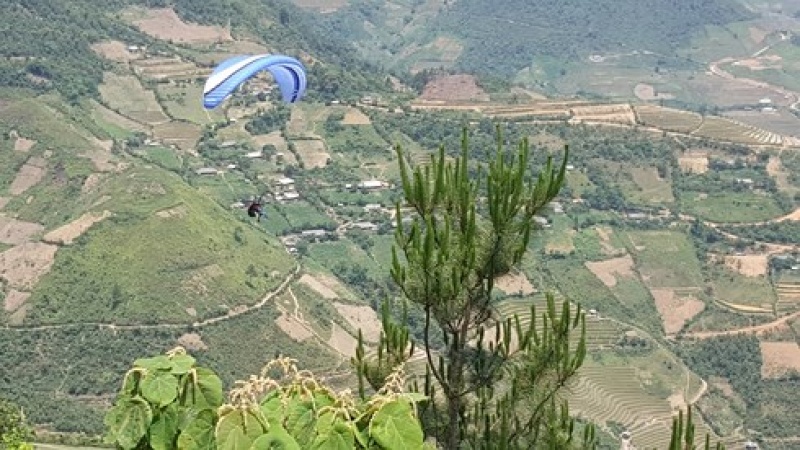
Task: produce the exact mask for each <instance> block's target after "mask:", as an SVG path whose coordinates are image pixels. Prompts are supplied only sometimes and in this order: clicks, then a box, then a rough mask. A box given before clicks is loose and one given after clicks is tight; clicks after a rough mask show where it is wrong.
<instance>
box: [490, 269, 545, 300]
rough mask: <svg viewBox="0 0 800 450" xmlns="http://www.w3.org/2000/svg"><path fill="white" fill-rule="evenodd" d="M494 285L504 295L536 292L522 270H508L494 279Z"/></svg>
mask: <svg viewBox="0 0 800 450" xmlns="http://www.w3.org/2000/svg"><path fill="white" fill-rule="evenodd" d="M494 286H495V287H496V288H497V289H500V290H501V291H503V292H505V293H506V295H514V294H522V295H528V294H533V293H534V292H536V288H534V287H533V284H531V282H530V280H528V277H526V276H525V274H524V273H522V272H509V273H507V274H505V275H503V276H501V277H498V278H497V279H496V280H494Z"/></svg>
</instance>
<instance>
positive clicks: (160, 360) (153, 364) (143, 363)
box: [133, 355, 172, 370]
mask: <svg viewBox="0 0 800 450" xmlns="http://www.w3.org/2000/svg"><path fill="white" fill-rule="evenodd" d="M133 365H134V366H136V367H142V368H145V369H147V370H169V369H171V368H172V363H171V362H170V361H169V358H167V357H166V356H164V355H158V356H156V357H153V358H139V359H137V360H136V361H134V362H133Z"/></svg>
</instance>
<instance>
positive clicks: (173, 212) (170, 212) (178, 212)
mask: <svg viewBox="0 0 800 450" xmlns="http://www.w3.org/2000/svg"><path fill="white" fill-rule="evenodd" d="M188 212H189V210H188V208H186V205H178V206H173V207H172V208H167V209H162V210H161V211H156V216H158V217H161V218H162V219H169V218H171V217H175V218H177V219H180V218H181V217H186V214H187V213H188Z"/></svg>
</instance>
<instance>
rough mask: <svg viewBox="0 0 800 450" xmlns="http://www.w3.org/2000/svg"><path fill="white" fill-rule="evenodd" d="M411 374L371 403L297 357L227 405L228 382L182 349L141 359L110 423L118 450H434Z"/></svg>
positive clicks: (240, 388)
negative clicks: (321, 377) (324, 379)
mask: <svg viewBox="0 0 800 450" xmlns="http://www.w3.org/2000/svg"><path fill="white" fill-rule="evenodd" d="M404 384H405V379H404V376H403V373H402V370H398V371H396V372H394V373H393V374H392V375H391V376H390V377H389V378H388V379H387V383H386V384H385V386H384V387H383V388H382V389H381V390H380V391H379V392H378V393H377V394H376V395H374V396H373V397H372V398H371V399H369V400H368V401H364V402H357V401H356V400H355V399H353V398H352V397H351V396H350V395H349V394H348V393H347V392H343V393H336V392H335V391H333V390H332V389H330V388H329V387H327V386H325V385H324V384H322V383H320V382H319V381H318V380H317V379H316V378H315V377H314V375H313V374H311V373H310V372H308V371H300V370H298V369H297V367H296V366H295V364H294V360H291V359H289V358H279V359H275V360H273V361H271V362H270V363H268V364H267V365H266V366H265V367H264V369H263V370H262V371H261V373H260V375H259V376H252V377H250V378H249V379H248V380H247V381H243V382H239V383H237V386H236V387H235V388H234V389H232V390H231V392H230V402H229V403H226V404H223V393H222V382H221V381H220V379H219V378H218V377H217V376H216V375H215V374H214V372H212V371H210V370H208V369H206V368H203V367H198V366H196V365H195V360H194V358H192V357H191V356H189V355H188V354H186V352H185V351H184V350H183V349H182V348H180V347H179V348H177V349H175V350H173V351H171V352H169V353H167V355H166V356H164V355H162V356H157V357H154V358H147V359H140V360H137V361H136V362H134V367H133V368H132V369H131V370H130V371H128V373H127V375H126V376H125V380H124V381H123V386H122V390H121V392H120V395H119V397H118V398H117V400H116V403H115V405H114V407H113V408H112V409H111V410H110V411H109V412H108V414H107V415H106V424H107V426H108V434H107V436H108V442H109V443H111V444H114V445H115V446H116V447H117V448H121V449H126V450H129V449H130V450H132V449H152V450H174V449H213V448H217V449H234V448H236V449H238V448H241V449H252V450H268V449H275V448H285V449H295V450H299V449H301V448H302V449H305V448H308V449H342V450H345V449H348V450H349V449H362V448H363V449H386V450H400V449H403V450H406V449H417V450H422V449H423V448H426V447H425V445H424V443H423V439H424V436H423V434H422V428H421V427H420V424H419V421H418V419H417V416H416V412H415V409H416V408H415V405H416V403H418V402H420V401H424V400H425V397H423V396H420V395H416V394H408V393H404V392H403V385H404Z"/></svg>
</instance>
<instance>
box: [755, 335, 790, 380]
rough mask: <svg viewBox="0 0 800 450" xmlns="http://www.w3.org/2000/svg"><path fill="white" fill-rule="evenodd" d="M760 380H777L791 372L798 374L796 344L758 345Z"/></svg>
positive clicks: (765, 343) (771, 343)
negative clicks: (760, 362)
mask: <svg viewBox="0 0 800 450" xmlns="http://www.w3.org/2000/svg"><path fill="white" fill-rule="evenodd" d="M760 346H761V357H762V358H763V359H764V364H763V365H762V366H761V377H762V378H779V377H782V376H785V375H787V374H789V373H791V372H800V345H798V344H797V342H764V341H762V342H761V343H760Z"/></svg>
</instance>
